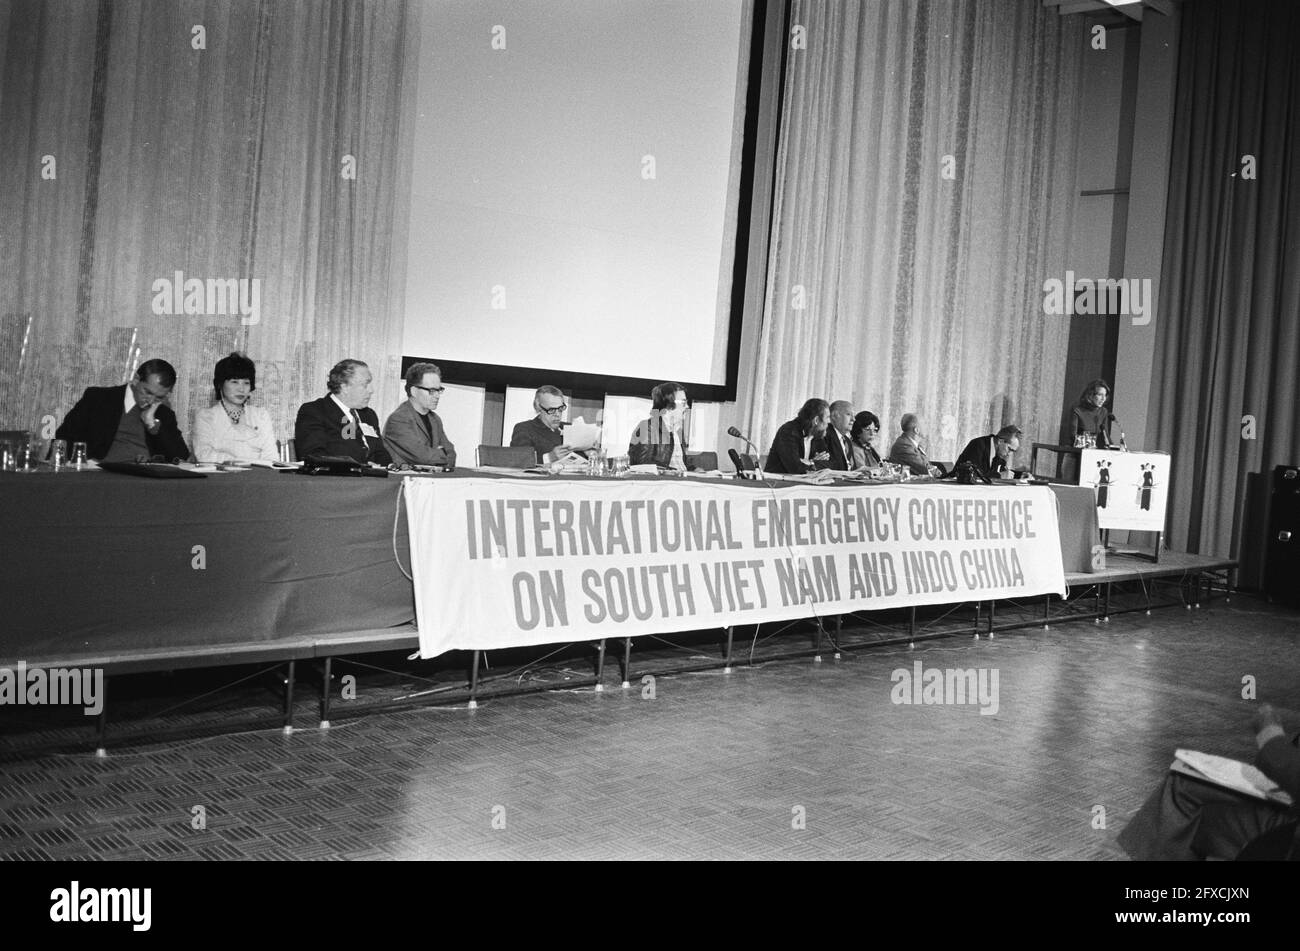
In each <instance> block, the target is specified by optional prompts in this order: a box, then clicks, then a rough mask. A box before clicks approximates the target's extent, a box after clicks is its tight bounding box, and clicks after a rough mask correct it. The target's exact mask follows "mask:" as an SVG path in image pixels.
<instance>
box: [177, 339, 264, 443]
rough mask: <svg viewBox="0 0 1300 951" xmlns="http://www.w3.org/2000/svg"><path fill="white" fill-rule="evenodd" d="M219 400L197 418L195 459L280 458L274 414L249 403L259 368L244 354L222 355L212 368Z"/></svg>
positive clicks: (195, 420) (214, 388)
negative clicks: (272, 415)
mask: <svg viewBox="0 0 1300 951" xmlns="http://www.w3.org/2000/svg"><path fill="white" fill-rule="evenodd" d="M212 389H213V391H214V393H215V394H216V398H217V401H216V402H215V403H213V404H212V405H211V406H209V407H208V408H207V409H202V410H199V412H198V414H197V415H196V416H195V417H194V458H195V459H197V460H198V461H199V462H228V461H235V462H256V461H259V460H266V461H270V460H274V459H277V458H279V454H278V452H277V451H276V445H275V432H274V429H273V427H272V425H271V414H270V413H268V412H267V411H266V410H265V409H263V408H262V407H260V406H253V405H251V404H250V403H249V400H251V399H252V396H253V391H254V390H255V389H257V367H255V366H254V365H253V361H252V360H250V359H248V357H246V356H244V355H243V354H242V353H232V354H231V355H230V356H228V357H222V358H221V359H220V360H218V361H217V365H216V366H215V367H213V369H212Z"/></svg>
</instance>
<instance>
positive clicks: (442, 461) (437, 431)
mask: <svg viewBox="0 0 1300 951" xmlns="http://www.w3.org/2000/svg"><path fill="white" fill-rule="evenodd" d="M443 389H444V387H443V385H442V370H440V369H439V368H438V365H437V364H435V363H414V364H412V365H411V367H410V369H408V370H407V371H406V402H404V403H402V405H400V406H399V407H397V409H395V410H393V412H392V415H390V416H389V417H388V419H387V420H386V421H385V422H384V444H385V445H386V446H387V447H388V452H389V455H391V456H392V457H393V461H394V462H400V463H403V464H405V465H410V466H449V467H451V468H455V466H456V447H455V446H453V445H452V444H451V440H450V439H448V438H447V434H446V432H444V431H443V428H442V419H441V418H439V416H438V414H437V413H435V412H434V410H436V409H437V408H438V400H440V399H442V391H443Z"/></svg>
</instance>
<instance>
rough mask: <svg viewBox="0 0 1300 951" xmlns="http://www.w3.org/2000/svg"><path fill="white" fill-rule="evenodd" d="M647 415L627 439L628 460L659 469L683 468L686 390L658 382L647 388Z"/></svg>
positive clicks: (636, 464)
mask: <svg viewBox="0 0 1300 951" xmlns="http://www.w3.org/2000/svg"><path fill="white" fill-rule="evenodd" d="M650 404H651V405H650V418H649V419H643V420H641V422H639V423H637V426H636V429H635V430H634V431H633V432H632V438H631V439H630V440H629V441H628V447H627V461H628V464H629V465H633V466H639V465H644V464H646V463H654V464H655V465H657V466H658V467H659V468H661V469H678V470H681V471H683V472H685V471H686V437H685V435H684V434H683V432H682V422H683V420H684V419H685V417H686V407H687V405H688V404H687V400H686V390H685V389H684V388H683V387H682V386H681V385H680V384H677V383H660V384H659V385H658V386H656V387H655V388H654V389H653V390H651V391H650Z"/></svg>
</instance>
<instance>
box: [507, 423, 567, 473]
mask: <svg viewBox="0 0 1300 951" xmlns="http://www.w3.org/2000/svg"><path fill="white" fill-rule="evenodd" d="M563 443H564V436H563V430H561V431H558V432H557V431H555V430H552V429H550V428H549V427H548V426H547V425H546V424H545V423H544V422H542V421H541V420H540V419H538V418H537V417H536V416H534V417H533V418H532V419H526V420H524V421H523V422H522V423H515V428H514V429H513V430H512V431H511V433H510V445H511V447H513V448H519V447H522V446H527V447H528V448H530V449H532V450H533V452H535V453H537V461H538V462H539V463H542V462H545V461H546V454H547V453H548V452H550V451H551V450H552V449H554V448H555V447H556V446H559V445H563Z"/></svg>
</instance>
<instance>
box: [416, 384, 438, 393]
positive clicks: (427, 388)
mask: <svg viewBox="0 0 1300 951" xmlns="http://www.w3.org/2000/svg"><path fill="white" fill-rule="evenodd" d="M411 389H413V390H424V392H426V393H441V392H442V391H443V390H445V389H446V387H445V386H421V385H420V384H418V383H412V384H411Z"/></svg>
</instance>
